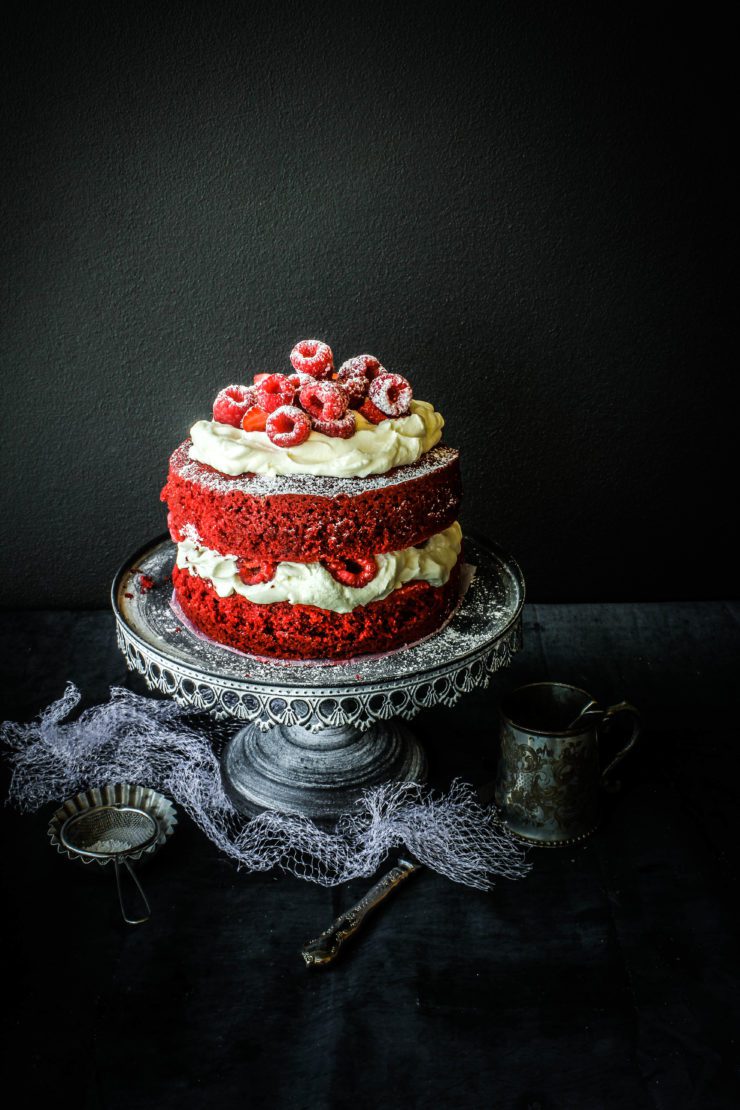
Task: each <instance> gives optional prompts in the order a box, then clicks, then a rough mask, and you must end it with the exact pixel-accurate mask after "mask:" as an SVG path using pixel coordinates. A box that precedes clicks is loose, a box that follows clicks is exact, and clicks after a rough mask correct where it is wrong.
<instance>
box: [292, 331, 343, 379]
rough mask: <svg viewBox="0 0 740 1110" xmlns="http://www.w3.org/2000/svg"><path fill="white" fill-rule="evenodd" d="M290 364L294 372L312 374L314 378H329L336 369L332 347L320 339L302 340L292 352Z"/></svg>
mask: <svg viewBox="0 0 740 1110" xmlns="http://www.w3.org/2000/svg"><path fill="white" fill-rule="evenodd" d="M290 364H291V366H292V367H293V369H294V370H298V371H299V372H300V373H303V374H310V375H311V377H312V378H329V377H331V372H332V370H333V369H334V355H333V354H332V353H331V347H329V346H328V345H327V344H326V343H322V342H321V340H320V339H302V340H301V341H300V343H296V345H295V347H294V348H293V350H292V351H291V352H290Z"/></svg>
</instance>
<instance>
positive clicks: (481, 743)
mask: <svg viewBox="0 0 740 1110" xmlns="http://www.w3.org/2000/svg"><path fill="white" fill-rule="evenodd" d="M0 630H1V632H2V641H3V664H2V672H1V673H2V680H3V683H4V686H5V687H6V689H5V696H4V700H3V704H2V713H1V716H2V718H3V719H12V720H26V719H29V718H30V717H32V716H33V715H35V714H36V713H37V712H38V711H39V710H40V709H42V708H43V707H44V706H46V705H47V704H48V703H49V702H51V701H52V700H54V699H55V698H57V697H58V696H59V695H60V694H61V692H62V690H63V689H64V685H65V681H66V680H67V679H72V680H73V681H74V682H75V683H76V684H77V685H78V686H79V687H80V688H81V689H82V691H83V694H84V698H85V703H86V704H93V703H95V702H99V701H102V700H105V698H106V697H107V691H108V687H109V686H110V685H112V684H117V685H126V686H130V687H131V688H133V689H136V690H138V691H139V692H144V691H143V690H142V687H141V686H140V684H139V680H138V678H136V677H135V676H131V675H129V674H128V672H127V671H126V670H125V668H124V664H123V661H122V658H121V656H120V655H119V653H118V651H117V649H116V646H115V638H114V632H113V619H112V617H111V616H110V614H108V613H106V612H76V613H59V612H57V613H51V612H34V613H7V614H4V615H3V616H2V617H1V618H0ZM739 664H740V606H738V605H737V604H729V603H701V604H692V603H681V604H671V605H666V604H661V605H658V604H644V605H570V606H569V605H557V606H535V605H530V606H529V607H528V609H527V611H526V615H525V649H524V651H523V652H522V653H521V654H520V655H519V656H518V657H517V659H516V661H515V663H514V665H513V666H512V667H511V668H510V669H509V670H508V671H506V672H505V673H503V674H502V675H500V676H499V678H498V679H497V681H496V683H495V684H494V685H493V686H492V687H491V688H490V689H489V690H487V691H476V692H474V693H473V694H470V695H469V696H467V697H466V698H465V699H463V701H462V702H460V704H459V705H458V706H457V707H455V708H454V709H435V710H434V711H430V712H427V713H425V714H422V715H421V716H419V717H418V718H417V720H416V722H415V725H414V727H415V730H416V732H417V734H418V735H419V736H420V737H421V738H422V739H423V741H424V742H425V744H426V746H427V749H428V751H429V754H430V758H431V762H432V767H433V769H434V774H435V777H436V778H437V780H438V781H444V780H445V779H446V778H449V777H451V776H452V775H454V774H461V775H463V776H466V777H469V778H470V779H471V780H475V781H481V780H482V779H484V778H485V777H486V776H488V775H489V774H490V773H491V772H492V771H493V769H494V767H495V762H496V747H497V740H496V704H497V701H498V699H499V697H500V695H501V693H502V692H504V691H505V690H508V689H510V688H512V687H513V686H514V685H518V684H519V683H522V682H526V681H534V680H537V679H546V678H551V679H559V680H563V681H566V682H572V683H574V684H576V685H578V686H582V687H584V688H585V689H587V690H589V691H590V692H592V693H593V694H594V695H596V696H597V697H599V698H600V699H604V700H606V701H617V700H620V699H622V698H623V697H627V698H629V699H630V700H631V701H633V702H634V703H635V704H636V705H638V706H639V707H640V708H641V709H642V711H643V713H644V717H645V732H644V736H643V739H642V741H641V744H640V747H639V749H638V750H636V751H635V753H634V754H633V755H632V756H630V757H629V761H625V764H624V773H623V775H622V779H623V784H624V786H623V791H622V794H621V795H620V796H619V797H617V798H616V799H615V800H614V801H612V802H610V803H608V807H607V810H606V812H605V816H604V820H603V823H602V827H601V829H600V830H599V832H598V833H597V834H596V835H595V836H594V837H593V838H592V839H591V840H589V841H587V842H586V843H585V844H583V845H582V846H580V847H578V848H577V849H569V848H563V849H554V850H533V852H532V853H531V858H532V859H533V862H534V868H533V870H532V872H531V873H530V875H529V876H528V877H527V878H526V879H524V880H522V881H519V882H503V881H502V882H500V883H499V885H498V886H497V888H496V890H495V891H494V892H492V893H490V894H481V893H478V892H475V891H471V890H469V889H467V888H464V887H461V886H457V885H455V884H453V883H450V882H448V881H447V880H445V879H444V878H442V877H440V876H438V875H436V874H434V873H431V872H422V873H420V874H419V875H418V876H415V877H414V878H413V879H411V880H409V882H408V883H407V884H406V886H405V888H404V889H403V890H402V891H400V892H399V893H398V894H397V896H396V897H395V898H394V899H393V900H392V902H390V903H389V904H387V906H386V907H385V908H384V909H382V910H381V911H379V912H378V913H377V914H376V915H375V917H374V918H373V919H372V921H370V922H369V923H368V925H367V927H366V929H365V931H364V933H363V934H361V936H360V937H359V938H358V940H357V942H356V943H355V944H354V946H353V947H352V948H351V949H350V948H348V949H347V952H346V953H345V956H344V958H343V959H342V960H341V962H338V963H337V964H336V965H335V966H334V967H332V968H331V969H327V970H325V971H314V972H310V971H308V970H307V969H306V968H305V967H304V966H303V963H302V960H301V958H300V955H299V949H300V945H301V943H302V942H303V941H304V940H306V939H307V938H308V937H311V936H314V935H316V933H318V932H320V931H321V930H322V929H323V928H324V927H325V926H326V925H328V923H329V922H330V921H331V920H332V918H333V917H334V916H335V915H336V914H337V913H338V912H340V911H341V910H342V909H343V908H346V907H348V906H349V905H351V904H352V903H353V902H354V901H355V900H356V899H357V898H358V897H359V896H360V895H361V894H362V893H363V892H364V890H365V889H366V888H367V887H368V885H369V881H357V882H353V883H350V884H348V885H347V886H345V887H342V888H339V889H331V890H326V889H323V888H321V887H318V886H314V885H311V884H309V883H306V882H301V881H300V880H297V879H294V878H292V877H290V876H287V875H284V874H282V873H267V874H247V873H245V872H240V871H237V870H236V868H235V867H234V865H233V864H232V863H231V862H230V861H229V860H227V859H225V858H224V857H223V856H221V855H220V854H219V853H218V852H217V851H216V849H215V848H214V847H213V845H211V844H210V842H209V841H208V840H207V839H206V838H205V837H204V836H203V835H202V834H201V833H200V832H199V831H198V830H197V829H196V828H195V827H194V826H193V825H192V824H191V823H190V822H189V821H188V820H187V819H186V818H182V819H181V823H180V825H179V826H178V830H177V832H176V835H175V836H174V838H173V839H172V841H171V842H170V844H168V846H167V848H166V849H165V850H163V851H162V852H160V853H159V855H158V856H157V857H155V858H154V859H153V860H152V861H151V862H150V863H149V864H148V865H147V869H146V887H147V891H148V893H149V895H150V898H151V901H152V902H153V908H154V916H153V918H152V920H151V921H150V922H149V923H148V924H147V925H145V926H142V927H140V928H137V929H132V928H128V927H126V926H125V925H123V924H122V922H121V920H120V917H119V913H118V906H117V902H116V898H115V893H114V889H113V885H112V876H110V875H107V874H106V873H102V874H91V873H90V872H89V871H87V870H86V869H82V868H79V867H75V866H73V865H72V864H71V863H70V862H69V861H67V860H65V859H63V858H62V857H60V856H58V855H57V854H56V853H55V852H54V851H53V850H52V849H51V848H50V847H49V845H48V842H47V839H46V825H47V822H48V818H49V815H50V812H51V807H49V808H47V809H45V810H44V811H43V812H40V813H38V814H35V815H32V816H21V815H19V814H17V813H15V812H13V811H11V810H9V809H8V808H5V809H4V811H3V813H2V821H3V830H2V831H3V840H2V848H3V851H2V858H3V863H4V867H5V874H6V900H5V909H4V913H3V925H4V931H5V943H4V948H3V952H4V961H3V962H4V973H3V979H4V982H5V986H6V997H5V1005H4V1010H5V1018H6V1022H7V1026H8V1028H7V1031H6V1033H5V1036H4V1038H3V1049H4V1053H5V1057H6V1059H5V1068H4V1074H3V1079H4V1084H5V1086H6V1088H10V1087H12V1086H14V1084H15V1082H16V1081H17V1083H18V1084H19V1085H20V1091H21V1092H22V1096H23V1099H24V1101H28V1102H29V1103H30V1104H33V1103H34V1101H35V1100H36V1099H41V1098H43V1099H44V1100H45V1102H44V1105H46V1106H50V1105H52V1104H53V1103H52V1101H51V1100H54V1101H57V1102H61V1101H63V1102H65V1103H72V1104H74V1105H75V1106H79V1107H106V1108H108V1107H110V1108H115V1110H118V1108H121V1110H124V1108H125V1110H132V1108H135V1107H147V1108H148V1107H152V1108H153V1107H162V1106H167V1107H170V1106H172V1107H177V1108H178V1110H188V1108H191V1107H192V1108H196V1107H197V1108H200V1107H218V1108H219V1110H225V1108H227V1107H232V1106H234V1107H236V1106H239V1107H245V1106H247V1107H249V1106H255V1107H263V1106H264V1107H279V1108H282V1107H286V1108H287V1107H290V1108H293V1107H295V1108H306V1110H317V1108H324V1107H345V1106H354V1107H383V1108H386V1107H404V1108H410V1107H424V1108H427V1107H432V1108H437V1107H473V1108H478V1107H481V1108H483V1107H485V1108H489V1107H495V1108H502V1110H509V1108H510V1110H549V1108H563V1110H574V1108H580V1107H583V1108H585V1110H598V1108H601V1107H608V1108H612V1107H614V1108H623V1107H624V1108H629V1110H640V1108H642V1107H646V1108H647V1107H650V1108H653V1107H658V1108H661V1110H677V1108H683V1107H696V1108H697V1110H708V1108H713V1107H736V1106H738V1105H740V1084H738V1075H737V1070H736V1068H737V1055H738V1047H737V1029H738V1021H737V1017H738V1006H737V994H738V985H739V984H738V975H737V957H736V948H737V933H736V930H735V925H736V920H735V918H734V916H733V907H734V903H735V900H736V895H737V865H736V855H737V852H736V849H735V844H736V841H737V837H736V824H737V809H738V807H737V787H738V772H739V770H740V735H739V733H740V729H739V728H738V685H739V683H738V671H739V669H740V667H739ZM3 774H4V778H3V781H4V785H5V787H7V781H8V775H7V767H5V768H4V771H3Z"/></svg>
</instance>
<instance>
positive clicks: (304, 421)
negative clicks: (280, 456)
mask: <svg viewBox="0 0 740 1110" xmlns="http://www.w3.org/2000/svg"><path fill="white" fill-rule="evenodd" d="M310 434H311V421H310V419H309V417H308V416H306V414H305V412H301V410H300V409H299V408H298V407H297V406H296V405H282V406H281V407H280V408H279V409H275V411H274V412H273V413H271V415H270V416H269V417H268V418H267V435H268V438H269V439H270V441H271V442H272V443H274V444H275V446H276V447H297V446H298V444H299V443H303V441H304V440H306V439H308V437H309V436H310Z"/></svg>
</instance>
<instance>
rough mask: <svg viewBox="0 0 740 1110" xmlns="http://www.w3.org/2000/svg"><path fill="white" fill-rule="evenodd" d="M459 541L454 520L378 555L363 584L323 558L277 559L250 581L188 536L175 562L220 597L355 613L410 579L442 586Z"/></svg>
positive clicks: (229, 559) (233, 563) (232, 562)
mask: <svg viewBox="0 0 740 1110" xmlns="http://www.w3.org/2000/svg"><path fill="white" fill-rule="evenodd" d="M461 546H462V530H461V528H460V525H459V524H458V523H457V522H455V524H451V525H450V527H449V528H445V530H444V532H438V533H437V534H436V535H435V536H432V537H431V538H430V539H428V540H427V541H426V543H424V544H422V546H421V547H407V548H405V549H404V550H402V551H390V552H386V553H384V554H382V555H376V556H375V562H376V563H377V566H378V573H377V574H376V575H375V577H374V578H373V580H372V582H368V584H367V585H366V586H359V587H354V586H345V585H343V584H342V583H341V582H337V580H336V579H335V578H333V577H332V575H331V574H330V573H329V571H328V570H326V569H325V568H324V567H323V566H322V565H321V563H291V562H285V563H278V565H277V570H276V571H275V576H274V577H273V578H272V579H271V580H270V581H269V582H258V583H257V584H256V585H254V586H248V585H247V584H246V583H245V582H242V580H241V578H240V577H239V570H238V558H237V557H236V556H235V555H220V554H219V553H218V552H217V551H211V550H209V548H207V547H200V546H198V544H197V543H194V542H193V541H192V540H188V539H186V540H183V541H182V542H181V543H179V544H178V545H177V565H178V567H180V568H182V569H184V570H188V571H190V573H191V574H195V575H198V577H199V578H204V579H205V580H206V581H207V582H210V584H211V586H213V588H214V590H215V591H216V593H217V594H218V596H219V597H230V596H231V595H232V594H241V596H242V597H245V598H246V599H247V601H253V602H255V603H256V604H257V605H272V604H274V603H275V602H278V601H288V602H290V604H291V605H315V606H316V607H317V608H319V609H330V610H331V611H332V612H334V613H351V612H352V610H353V609H356V608H357V606H358V605H369V604H370V602H373V601H382V599H383V598H384V597H387V596H388V594H390V593H393V591H394V590H397V589H398V588H399V586H403V585H404V584H405V583H406V582H428V583H429V584H430V585H431V586H444V585H445V583H446V582H447V580H448V579H449V577H450V573H451V571H452V568H453V567H454V565H455V563H456V562H457V559H458V556H459V554H460V549H461Z"/></svg>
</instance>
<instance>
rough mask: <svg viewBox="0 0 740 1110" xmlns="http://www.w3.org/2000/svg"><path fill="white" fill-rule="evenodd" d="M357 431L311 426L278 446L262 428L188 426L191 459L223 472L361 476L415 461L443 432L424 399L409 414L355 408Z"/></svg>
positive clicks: (213, 424)
mask: <svg viewBox="0 0 740 1110" xmlns="http://www.w3.org/2000/svg"><path fill="white" fill-rule="evenodd" d="M355 419H356V424H357V430H356V431H355V434H354V435H353V436H350V438H349V439H339V438H338V437H332V436H325V435H323V434H322V433H321V432H316V431H312V432H311V434H310V435H309V437H308V439H306V440H304V441H303V443H299V444H298V446H297V447H277V446H276V445H275V444H274V443H272V442H271V441H270V440H269V439H268V436H267V432H245V431H243V430H242V429H241V428H233V427H232V426H231V425H230V424H219V423H218V421H215V420H198V421H197V423H195V424H194V425H193V427H192V428H191V429H190V437H191V439H192V441H193V442H192V446H191V448H190V458H191V459H195V460H196V462H200V463H205V464H206V465H207V466H212V467H213V468H214V470H219V471H220V472H221V473H222V474H229V475H231V476H232V477H236V476H237V475H239V474H266V475H276V476H277V475H284V474H316V475H321V476H325V477H329V478H366V477H368V475H370V474H385V473H386V472H387V471H389V470H392V469H393V467H394V466H407V465H408V464H409V463H415V462H416V461H417V459H419V458H421V456H422V455H423V454H425V453H426V452H427V451H430V450H431V449H432V447H434V446H435V445H436V444H437V443H439V440H440V438H441V436H442V428H443V426H444V420H443V418H442V416H441V415H440V414H439V413H438V412H435V410H434V406H433V405H430V404H429V402H428V401H412V402H411V413H410V415H409V416H399V417H397V418H395V419H394V418H391V419H388V420H383V421H382V423H380V424H371V423H370V422H369V421H368V420H366V419H365V418H364V416H361V415H360V413H358V412H356V413H355Z"/></svg>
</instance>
